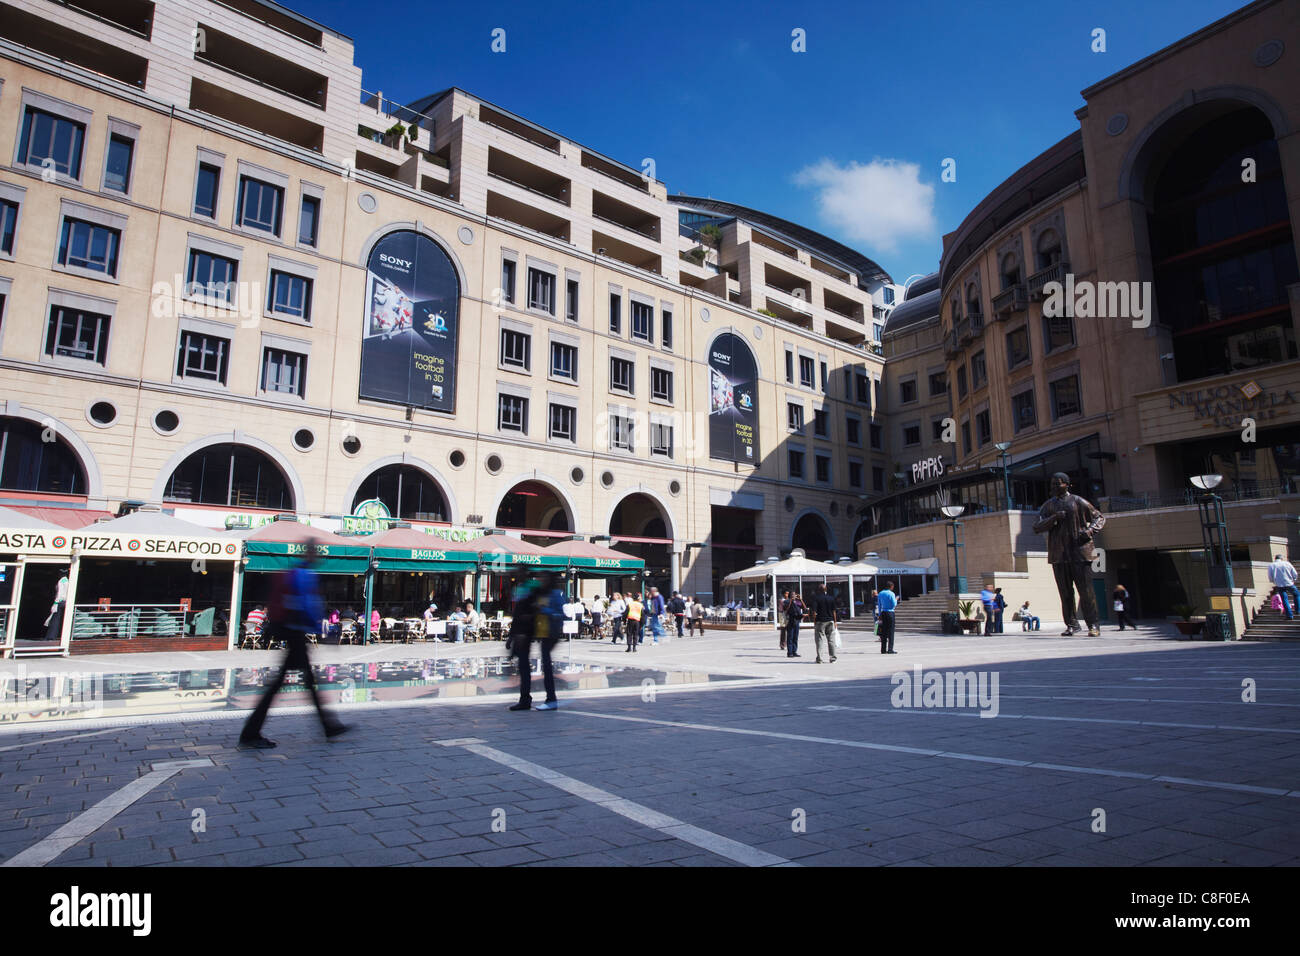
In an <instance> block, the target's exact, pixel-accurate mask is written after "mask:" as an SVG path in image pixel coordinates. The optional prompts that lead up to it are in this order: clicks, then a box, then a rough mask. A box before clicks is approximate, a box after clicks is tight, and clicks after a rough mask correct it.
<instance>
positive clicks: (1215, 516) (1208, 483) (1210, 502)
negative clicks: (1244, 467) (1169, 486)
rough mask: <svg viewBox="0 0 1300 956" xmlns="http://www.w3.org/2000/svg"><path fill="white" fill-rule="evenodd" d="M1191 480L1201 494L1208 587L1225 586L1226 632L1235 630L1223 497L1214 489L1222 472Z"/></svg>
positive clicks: (1200, 504)
mask: <svg viewBox="0 0 1300 956" xmlns="http://www.w3.org/2000/svg"><path fill="white" fill-rule="evenodd" d="M1190 480H1191V483H1192V484H1193V485H1195V486H1196V487H1197V488H1199V489H1200V490H1201V491H1203V492H1205V494H1203V495H1201V496H1200V498H1199V499H1198V500H1197V505H1198V506H1199V507H1200V511H1201V543H1202V545H1203V547H1204V548H1205V564H1206V570H1207V572H1208V574H1209V579H1210V590H1211V592H1213V591H1214V589H1215V588H1226V589H1227V591H1228V633H1229V635H1230V636H1235V635H1236V633H1237V628H1236V623H1235V616H1234V614H1233V610H1232V597H1233V593H1234V591H1235V587H1236V586H1235V583H1234V581H1233V579H1232V555H1231V553H1230V551H1229V548H1228V522H1227V521H1226V520H1225V519H1224V516H1223V499H1222V498H1220V497H1219V496H1218V495H1217V494H1215V492H1214V489H1215V488H1217V487H1219V483H1220V482H1222V481H1223V476H1222V475H1192V476H1191V479H1190Z"/></svg>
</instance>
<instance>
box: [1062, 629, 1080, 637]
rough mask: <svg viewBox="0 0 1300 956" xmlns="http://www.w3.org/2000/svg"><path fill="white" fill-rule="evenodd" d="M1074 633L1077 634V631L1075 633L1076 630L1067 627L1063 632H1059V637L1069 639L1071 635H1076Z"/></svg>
mask: <svg viewBox="0 0 1300 956" xmlns="http://www.w3.org/2000/svg"><path fill="white" fill-rule="evenodd" d="M1076 633H1078V631H1077V629H1076V628H1073V627H1067V628H1066V629H1065V630H1063V631H1062V632H1061V636H1062V637H1070V636H1072V635H1074V634H1076Z"/></svg>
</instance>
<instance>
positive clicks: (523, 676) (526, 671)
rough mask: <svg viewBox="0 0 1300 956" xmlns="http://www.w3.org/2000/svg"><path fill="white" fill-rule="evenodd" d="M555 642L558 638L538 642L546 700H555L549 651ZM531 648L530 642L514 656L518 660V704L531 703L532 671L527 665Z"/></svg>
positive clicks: (553, 677)
mask: <svg viewBox="0 0 1300 956" xmlns="http://www.w3.org/2000/svg"><path fill="white" fill-rule="evenodd" d="M557 640H558V638H554V637H547V638H543V639H542V640H540V641H538V643H539V644H541V646H542V683H543V684H544V685H545V686H546V699H547V700H555V669H554V668H553V667H552V666H551V649H552V648H553V647H555V642H556V641H557ZM531 647H532V642H531V641H530V642H529V643H527V644H525V645H524V647H523V650H521V651H520V652H519V653H518V655H516V656H517V657H518V659H519V703H521V704H531V703H532V702H533V697H532V689H533V669H532V666H531V665H530V664H529V663H528V651H529V649H530V648H531Z"/></svg>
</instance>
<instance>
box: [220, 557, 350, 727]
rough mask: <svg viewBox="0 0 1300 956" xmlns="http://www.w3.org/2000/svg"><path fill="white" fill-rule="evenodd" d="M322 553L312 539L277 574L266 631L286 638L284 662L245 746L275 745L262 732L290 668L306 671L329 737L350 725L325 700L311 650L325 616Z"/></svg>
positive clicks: (254, 715) (256, 711)
mask: <svg viewBox="0 0 1300 956" xmlns="http://www.w3.org/2000/svg"><path fill="white" fill-rule="evenodd" d="M318 557H319V549H318V548H317V546H316V542H314V541H308V542H307V545H306V548H305V550H304V551H303V555H302V560H301V561H300V562H298V563H297V564H296V565H294V566H293V567H292V568H290V569H289V570H287V571H282V572H280V574H279V575H278V576H277V577H276V580H275V585H274V590H273V592H272V597H271V603H270V606H269V607H268V608H267V613H266V633H267V635H268V639H269V640H282V641H284V646H285V655H284V664H282V665H281V667H280V673H279V674H277V675H276V678H275V680H274V681H272V682H271V684H270V685H268V686H267V688H266V690H265V691H264V692H263V694H262V699H261V700H260V701H258V702H257V707H256V708H255V709H254V710H253V712H252V713H251V714H249V715H248V721H247V722H246V723H245V724H244V729H243V732H241V733H240V735H239V745H240V746H241V747H254V748H256V749H258V750H269V749H270V748H272V747H274V746H275V743H274V741H271V740H267V739H266V738H265V737H263V736H262V724H263V723H264V722H265V721H266V714H267V712H268V711H269V710H270V709H271V700H272V699H273V698H274V697H275V695H276V694H278V693H279V692H280V688H281V687H282V686H284V677H285V674H287V673H288V672H289V671H299V672H300V673H301V674H302V682H303V685H304V686H305V687H306V688H307V690H309V691H310V692H311V700H312V703H313V704H315V705H316V714H317V716H319V717H320V722H321V727H323V728H324V730H325V736H326V737H337V736H338V735H339V734H341V733H343V732H344V731H346V730H347V729H348V728H347V727H346V726H345V725H344V724H342V723H340V722H339V720H338V718H336V717H334V716H333V715H332V714H330V712H329V711H327V710H326V709H325V707H324V705H323V704H321V699H320V692H319V691H317V689H316V675H315V674H313V673H312V669H311V658H310V657H309V656H308V654H307V635H308V634H311V633H314V632H315V630H316V628H317V627H319V626H320V621H321V619H322V618H323V617H324V616H325V605H324V604H322V603H321V599H320V592H319V590H318V588H317V582H316V572H315V570H314V569H315V566H316V563H317V560H318Z"/></svg>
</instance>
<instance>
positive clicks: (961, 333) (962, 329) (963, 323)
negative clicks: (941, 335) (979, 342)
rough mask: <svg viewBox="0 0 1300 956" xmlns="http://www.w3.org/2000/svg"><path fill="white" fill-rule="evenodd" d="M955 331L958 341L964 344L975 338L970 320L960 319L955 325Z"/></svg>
mask: <svg viewBox="0 0 1300 956" xmlns="http://www.w3.org/2000/svg"><path fill="white" fill-rule="evenodd" d="M953 331H954V332H955V333H956V335H957V340H958V341H959V342H962V343H965V342H969V341H970V340H971V339H973V338H974V337H975V333H974V332H972V331H971V327H970V319H969V318H961V319H958V320H957V321H956V323H954V325H953Z"/></svg>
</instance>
